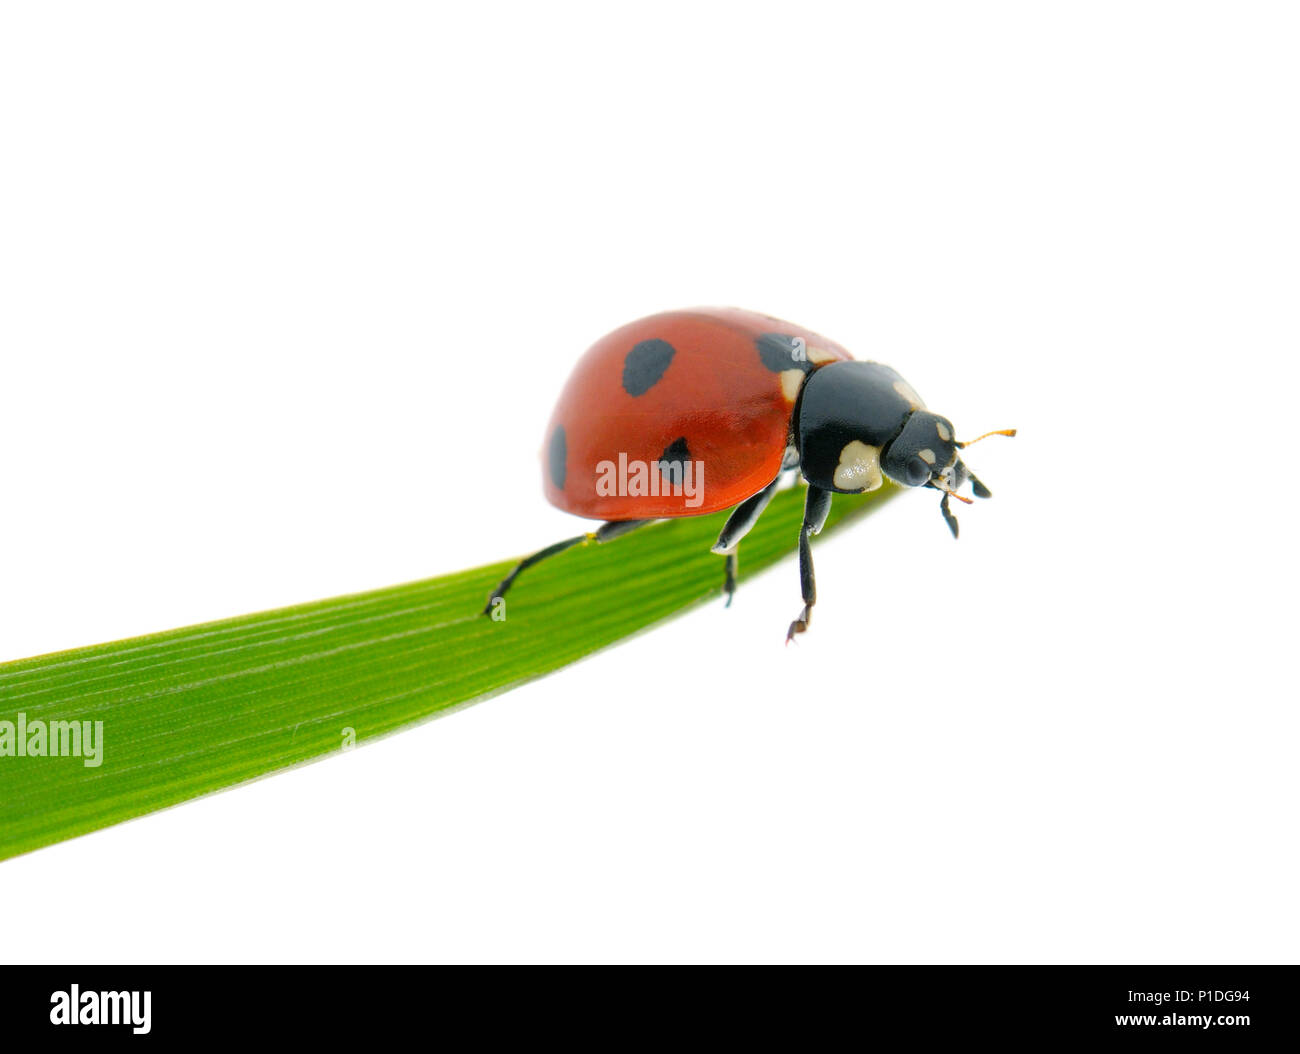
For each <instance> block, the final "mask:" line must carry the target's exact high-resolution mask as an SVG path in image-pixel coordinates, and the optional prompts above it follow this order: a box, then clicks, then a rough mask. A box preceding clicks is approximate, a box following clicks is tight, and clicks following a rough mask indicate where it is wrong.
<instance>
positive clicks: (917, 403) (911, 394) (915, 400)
mask: <svg viewBox="0 0 1300 1054" xmlns="http://www.w3.org/2000/svg"><path fill="white" fill-rule="evenodd" d="M894 391H896V392H898V394H899V395H901V396H902V397H903V398H904V399H906V400H907V401H908V402H909V403H911V404H912V409H913V410H919V409H921V408H922V407H923V406H925V403H923V402H921V397H920V396H919V395H917V394H916V389H915V388H913V387H912V386H911V385H910V384H908V383H907V381H905V380H903V378H902V377H900V378H898V380H896V381H895V382H894Z"/></svg>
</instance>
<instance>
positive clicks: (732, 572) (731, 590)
mask: <svg viewBox="0 0 1300 1054" xmlns="http://www.w3.org/2000/svg"><path fill="white" fill-rule="evenodd" d="M780 479H781V473H779V472H778V473H777V474H776V479H774V480H772V482H771V483H769V484H768V485H767V486H766V487H764V488H763V489H762V490H760V491H759V492H758V493H757V494H754V495H751V496H750V497H748V498H746V499H745V500H744V501H742V502H741V503H740V504H739V505H737V506H736V507H735V508H734V509H732V510H731V515H730V516H728V517H727V522H726V523H725V524H724V525H723V527H722V530H721V532H719V534H718V540H717V541H716V542H714V543H713V548H712V550H711V551H712V552H715V553H718V554H720V555H722V556H725V557H726V558H727V569H726V576H725V578H724V579H723V582H722V592H723V595H724V596H726V598H727V607H731V598H732V597H733V596H734V595H735V593H736V565H737V559H736V547H737V546H739V545H740V539H742V538H743V537H745V535H747V534H748V533H749V532H750V530H751V529H752V528H753V526H754V524H756V523H757V522H758V518H759V516H761V515H762V513H763V510H764V509H765V508H767V503H768V502H769V501H771V500H772V495H773V494H775V493H776V485H777V483H778V482H779V481H780Z"/></svg>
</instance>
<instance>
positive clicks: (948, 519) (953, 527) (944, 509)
mask: <svg viewBox="0 0 1300 1054" xmlns="http://www.w3.org/2000/svg"><path fill="white" fill-rule="evenodd" d="M939 511H940V512H941V513H943V519H944V522H945V523H946V524H947V525H948V530H950V531H952V536H953V537H954V538H956V537H957V517H956V516H954V515H953V514H952V509H950V508H948V495H947V494H945V495H944V496H943V500H942V501H940V502H939Z"/></svg>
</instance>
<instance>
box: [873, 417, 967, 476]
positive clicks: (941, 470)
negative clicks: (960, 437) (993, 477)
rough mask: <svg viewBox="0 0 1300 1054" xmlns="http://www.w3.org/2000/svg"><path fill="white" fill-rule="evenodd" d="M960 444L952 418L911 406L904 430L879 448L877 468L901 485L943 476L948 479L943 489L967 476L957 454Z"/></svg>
mask: <svg viewBox="0 0 1300 1054" xmlns="http://www.w3.org/2000/svg"><path fill="white" fill-rule="evenodd" d="M959 445H960V444H958V443H957V441H956V440H955V439H953V431H952V422H951V421H949V420H948V419H947V418H946V417H940V416H939V415H938V414H932V413H930V411H929V410H914V411H913V412H912V413H910V414H909V415H908V417H907V423H906V424H904V425H903V430H902V431H901V432H899V433H898V435H897V436H896V437H895V438H894V440H893V441H892V442H891V443H890V444H889V445H888V446H886V447H885V449H884V450H882V451H881V452H880V469H881V471H882V472H884V474H885V475H886V476H888V477H889V478H890V479H892V480H893V481H894V482H895V483H901V484H902V485H903V486H904V487H920V486H925V485H927V484H929V483H930V481H931V480H936V481H938V480H943V481H946V482H947V483H948V487H947V488H946V489H949V490H956V489H957V487H959V486H960V485H961V484H962V483H964V482H965V480H966V476H965V475H964V474H963V473H964V472H965V466H964V465H962V463H961V459H960V458H959V457H958V456H957V447H958V446H959ZM959 467H960V472H959ZM959 475H960V478H958V477H959ZM935 485H936V486H937V485H938V484H937V483H936V484H935ZM941 489H944V488H941Z"/></svg>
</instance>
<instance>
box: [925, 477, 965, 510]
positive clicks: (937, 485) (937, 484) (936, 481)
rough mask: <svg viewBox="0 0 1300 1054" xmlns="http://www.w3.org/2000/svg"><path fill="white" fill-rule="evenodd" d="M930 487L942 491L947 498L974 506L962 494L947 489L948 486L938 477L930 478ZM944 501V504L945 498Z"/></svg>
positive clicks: (949, 488)
mask: <svg viewBox="0 0 1300 1054" xmlns="http://www.w3.org/2000/svg"><path fill="white" fill-rule="evenodd" d="M930 486H932V487H933V488H934V489H935V490H941V491H943V492H944V494H946V495H947V496H948V497H949V498H956V499H957V500H958V501H964V502H965V503H966V504H967V505H974V504H975V502H974V500H973V499H971V498H968V497H966V496H965V495H963V494H958V493H957V492H956V491H955V490H953V489H952V488H951V487H949V486H948V484H947V483H945V482H944V481H943V479H941V478H940V477H939V476H933V477H931V479H930ZM944 500H945V502H946V501H947V498H945V499H944Z"/></svg>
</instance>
